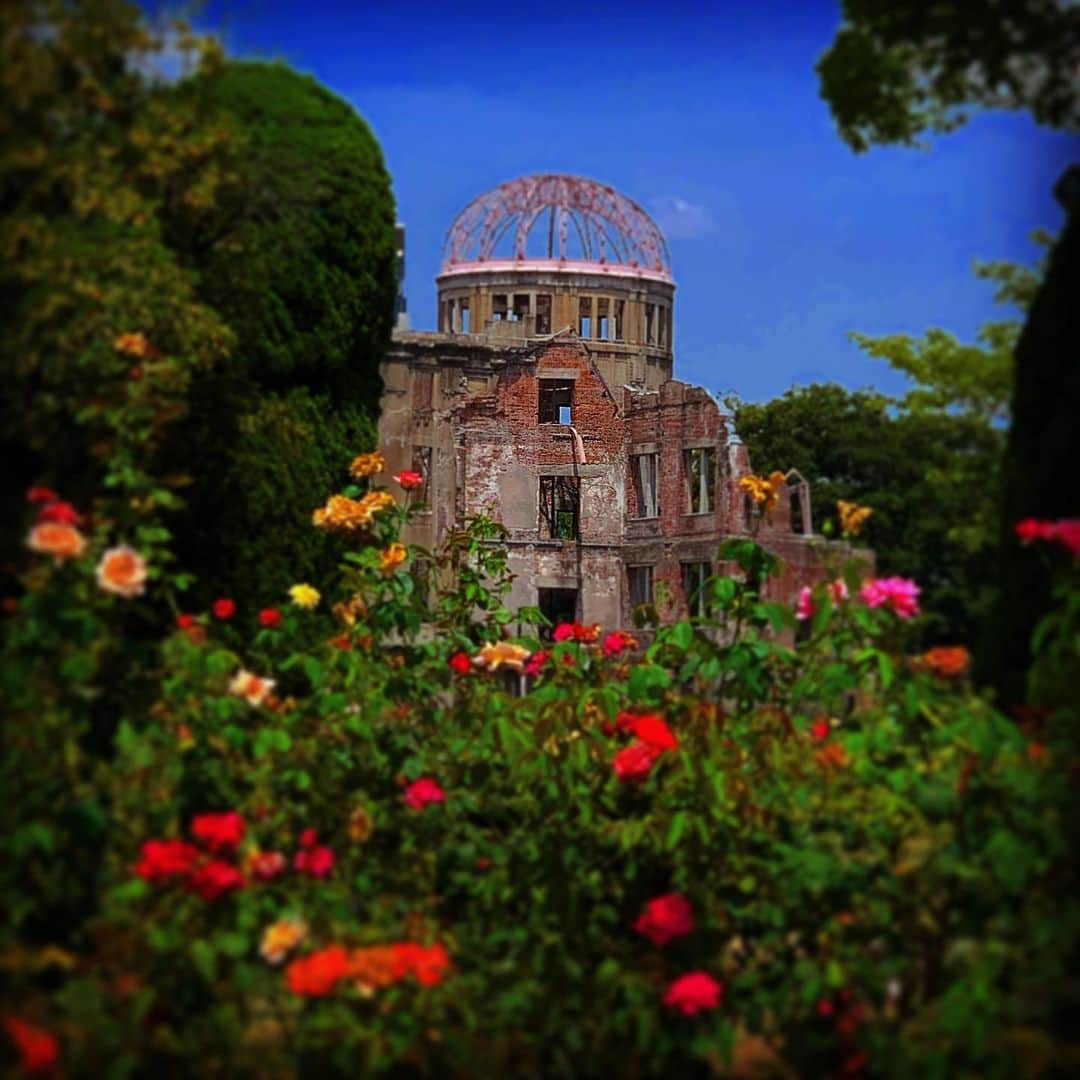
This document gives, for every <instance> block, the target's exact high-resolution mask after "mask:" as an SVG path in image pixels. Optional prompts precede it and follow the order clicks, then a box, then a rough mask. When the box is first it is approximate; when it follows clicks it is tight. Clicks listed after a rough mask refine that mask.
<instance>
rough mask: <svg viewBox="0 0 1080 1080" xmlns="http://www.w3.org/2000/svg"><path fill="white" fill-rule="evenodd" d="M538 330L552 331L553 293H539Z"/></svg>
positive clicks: (542, 331) (537, 298)
mask: <svg viewBox="0 0 1080 1080" xmlns="http://www.w3.org/2000/svg"><path fill="white" fill-rule="evenodd" d="M536 332H537V333H538V334H550V333H551V294H550V293H539V294H538V295H537V297H536Z"/></svg>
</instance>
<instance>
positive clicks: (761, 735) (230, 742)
mask: <svg viewBox="0 0 1080 1080" xmlns="http://www.w3.org/2000/svg"><path fill="white" fill-rule="evenodd" d="M382 470H383V466H382V464H381V460H380V459H379V458H378V457H377V456H375V455H368V456H366V457H363V458H360V459H357V461H356V462H354V463H353V466H352V473H353V477H354V479H355V482H356V484H357V485H358V486H356V487H353V488H347V489H346V491H345V492H344V493H343V494H342V495H341V498H342V499H345V500H347V501H348V502H350V503H352V504H356V505H360V506H362V508H363V509H362V512H356V513H354V512H353V511H352V509H350V508H349V507H347V506H345V504H344V503H335V502H334V501H333V499H331V500H330V502H328V503H327V505H326V507H324V508H323V509H321V510H319V511H318V512H317V514H316V518H315V524H314V525H313V527H317V528H319V529H323V530H325V531H332V532H335V533H340V532H341V531H342V530H345V531H346V532H347V533H348V534H349V537H350V544H351V549H350V551H349V553H348V555H347V560H346V567H345V571H344V574H343V581H344V587H343V591H342V592H341V593H340V594H338V595H335V594H334V593H332V592H331V587H330V585H328V584H327V583H324V582H311V583H302V584H298V585H297V586H296V587H295V588H294V590H293V596H292V601H293V602H292V603H291V604H289V605H287V606H286V605H284V600H285V599H286V598H284V597H283V598H282V601H283V606H282V608H281V609H273V617H271V618H266V617H265V614H266V613H265V612H263V613H262V614H261V615H260V614H258V613H256V612H246V611H243V610H240V611H238V610H237V609H236V605H234V604H232V603H231V601H229V599H228V598H227V597H223V598H221V599H220V600H219V601H218V602H217V603H216V604H215V605H214V606H213V610H212V612H192V613H189V614H188V615H185V616H183V617H182V618H181V619H180V620H176V621H175V624H174V628H173V629H172V630H171V631H170V632H169V633H168V636H167V637H166V638H165V639H164V640H163V641H161V642H160V644H159V645H158V646H157V647H156V648H155V650H153V651H152V655H151V659H149V660H147V661H146V663H145V665H144V667H143V669H142V670H141V673H140V677H139V679H137V680H135V681H134V682H132V681H126V682H125V683H124V685H123V686H116V685H113V684H111V683H110V678H111V673H110V669H109V667H108V665H102V664H101V663H99V662H98V661H97V658H98V657H100V656H102V655H105V654H106V653H107V651H108V650H104V651H103V643H106V642H107V643H109V649H116V648H122V647H123V644H124V642H125V640H126V639H125V634H126V633H127V627H128V625H129V623H128V621H127V617H128V612H129V610H130V605H149V606H151V607H152V606H153V605H154V604H157V603H160V597H159V595H158V593H157V592H155V577H154V574H153V572H152V571H153V565H152V563H151V564H150V565H149V568H147V566H144V565H142V564H141V563H140V562H139V560H140V559H141V558H142V556H141V555H140V554H139V552H138V551H134V550H133V551H132V552H131V555H130V556H128V555H125V556H124V562H123V565H122V566H118V567H117V568H116V569H117V573H116V574H114V575H106V576H105V578H104V580H103V579H102V576H101V575H100V574H98V573H96V568H97V567H98V566H99V565H100V561H101V559H102V556H103V555H105V554H107V553H108V552H109V551H114V550H116V545H117V542H118V540H119V539H121V538H118V537H116V536H112V535H110V526H109V523H108V522H101V523H98V524H96V525H94V526H93V527H92V528H91V527H88V528H87V530H86V533H85V547H84V549H80V550H78V551H76V550H74V548H73V547H65V548H64V554H63V555H62V556H54V555H53V554H52V553H51V552H50V551H48V550H43V549H42V546H41V545H40V544H36V543H33V542H31V543H30V544H29V545H28V549H27V553H26V557H27V569H26V573H25V575H24V579H23V581H24V591H23V593H22V595H21V597H20V598H18V600H17V602H16V603H15V604H13V605H9V608H10V609H11V610H9V612H8V614H7V615H6V617H5V623H4V642H3V648H4V654H3V661H4V663H3V685H2V686H0V690H2V692H3V694H4V700H5V704H6V705H7V708H8V711H9V714H10V715H9V718H8V721H7V722H6V724H5V726H4V735H3V737H4V741H5V752H4V757H3V765H2V768H3V777H2V778H3V780H4V781H5V793H6V794H8V798H7V800H6V801H5V809H4V814H5V827H4V829H3V830H2V835H0V843H2V852H3V858H2V859H0V875H2V876H0V885H2V889H3V900H4V902H5V908H6V910H7V911H8V912H9V913H10V916H9V920H8V923H7V925H6V926H5V927H4V929H3V930H2V931H0V934H2V939H0V947H2V955H3V958H4V960H5V962H4V965H3V973H4V980H5V992H4V995H5V996H4V1001H5V1006H4V1010H3V1011H4V1013H5V1015H7V1016H8V1017H10V1019H9V1020H8V1021H6V1026H7V1030H8V1031H9V1032H18V1033H20V1034H17V1035H13V1036H12V1038H13V1039H14V1040H15V1041H14V1042H13V1043H12V1045H11V1051H10V1056H11V1057H12V1059H14V1058H15V1056H16V1055H17V1054H18V1053H20V1052H21V1053H23V1054H24V1055H25V1056H26V1060H31V1059H32V1060H41V1061H46V1060H51V1059H52V1057H51V1055H52V1054H53V1050H52V1048H53V1047H56V1048H57V1049H56V1055H57V1057H58V1060H59V1063H60V1065H61V1067H62V1068H63V1069H64V1070H65V1072H68V1073H70V1074H71V1075H83V1074H86V1073H90V1072H92V1071H101V1070H108V1071H110V1072H117V1073H118V1074H125V1075H126V1074H142V1073H145V1072H149V1071H151V1070H158V1071H163V1072H165V1073H170V1074H180V1073H184V1072H187V1071H193V1070H199V1071H206V1072H210V1073H214V1072H216V1073H222V1074H228V1075H252V1076H255V1075H257V1076H292V1075H297V1074H300V1075H343V1076H344V1075H357V1074H360V1075H367V1074H394V1075H425V1074H429V1075H430V1074H436V1075H461V1076H466V1075H468V1076H477V1075H482V1076H488V1075H490V1076H498V1075H507V1076H586V1075H609V1074H612V1073H614V1074H616V1075H622V1074H628V1075H632V1076H658V1075H665V1076H676V1075H677V1076H684V1075H686V1076H693V1075H719V1074H724V1073H725V1072H733V1073H734V1074H736V1075H747V1074H748V1072H749V1071H750V1064H749V1063H751V1062H753V1063H755V1067H757V1068H760V1069H762V1070H764V1071H765V1073H766V1074H767V1073H769V1072H770V1071H771V1072H772V1073H774V1074H781V1075H791V1076H795V1075H831V1074H838V1073H841V1072H844V1073H846V1074H848V1075H859V1074H867V1075H891V1076H898V1077H903V1076H912V1075H922V1074H924V1073H925V1074H929V1075H936V1076H946V1075H964V1074H967V1075H979V1076H995V1075H1001V1076H1004V1075H1006V1074H1008V1073H1010V1072H1015V1071H1016V1070H1017V1069H1018V1068H1020V1067H1021V1066H1022V1067H1023V1068H1025V1069H1028V1070H1030V1069H1032V1068H1034V1069H1035V1070H1036V1074H1038V1070H1040V1069H1041V1070H1043V1072H1045V1073H1048V1074H1049V1071H1050V1070H1053V1069H1057V1070H1058V1071H1059V1072H1063V1070H1066V1069H1068V1067H1069V1064H1070V1063H1075V1061H1076V1056H1075V1055H1076V1053H1077V1048H1076V1042H1075V1031H1074V1030H1071V1029H1070V1028H1069V1026H1068V1023H1067V1020H1066V1017H1067V1015H1068V1006H1069V1002H1070V1001H1071V1000H1072V995H1073V989H1072V981H1071V978H1072V977H1071V975H1070V969H1071V967H1072V965H1073V963H1074V961H1075V958H1076V953H1077V942H1078V931H1080V916H1078V911H1077V907H1076V904H1075V902H1074V901H1072V900H1070V899H1069V897H1070V896H1071V895H1073V894H1075V891H1076V890H1075V885H1076V881H1075V865H1074V860H1073V855H1074V851H1073V849H1072V847H1071V844H1070V831H1069V830H1070V827H1071V826H1072V825H1073V824H1075V821H1074V819H1073V814H1074V813H1075V811H1074V809H1073V803H1074V800H1073V798H1072V796H1073V794H1074V781H1075V778H1076V775H1077V770H1076V767H1075V763H1076V761H1077V757H1076V743H1075V739H1076V737H1075V734H1074V732H1075V730H1076V722H1077V719H1078V718H1077V716H1076V707H1075V699H1070V698H1069V697H1068V695H1067V694H1064V693H1061V692H1060V680H1061V676H1060V673H1061V672H1062V671H1068V670H1071V669H1070V668H1069V664H1072V665H1073V666H1074V668H1075V663H1076V648H1077V646H1076V640H1077V635H1076V633H1075V627H1076V619H1077V617H1078V612H1077V608H1078V605H1077V604H1076V603H1075V601H1074V600H1073V599H1072V598H1073V597H1074V596H1075V595H1076V591H1077V590H1076V578H1075V575H1076V567H1075V564H1064V563H1063V564H1062V581H1063V585H1062V598H1063V604H1062V609H1061V612H1060V613H1059V615H1058V622H1056V623H1053V624H1052V625H1049V626H1048V627H1046V628H1045V629H1044V631H1043V639H1042V640H1041V642H1040V649H1041V655H1042V656H1044V657H1047V658H1048V659H1047V660H1046V662H1045V664H1044V667H1043V669H1042V672H1041V674H1040V675H1039V682H1038V685H1039V686H1042V687H1046V688H1048V689H1046V690H1045V692H1044V696H1043V698H1042V699H1041V700H1039V701H1033V705H1038V706H1039V708H1038V710H1037V711H1036V712H1035V713H1033V715H1032V716H1031V717H1027V718H1026V719H1025V721H1024V723H1025V724H1027V725H1028V726H1027V727H1026V728H1025V727H1023V726H1021V725H1018V724H1017V723H1016V722H1015V721H1014V720H1013V719H1012V718H1007V717H1004V716H1002V715H1000V714H999V713H997V712H996V711H995V710H994V709H993V707H992V706H991V704H990V703H989V702H988V701H986V700H984V699H982V698H980V697H979V696H977V695H976V694H975V693H973V691H972V690H971V687H970V685H969V684H968V683H967V681H966V679H965V675H964V672H965V670H966V665H965V664H964V663H962V662H961V661H962V660H963V658H962V657H960V656H959V654H957V653H955V652H952V653H948V654H940V653H939V654H936V655H935V656H934V657H933V658H932V659H930V660H928V659H927V658H926V657H915V656H909V655H908V654H907V653H908V650H907V648H906V642H908V641H911V640H914V638H913V637H912V632H913V628H914V626H915V624H916V622H917V616H916V609H917V600H916V598H917V590H916V589H915V588H914V587H913V583H909V582H903V581H900V580H899V579H886V580H885V581H884V582H881V581H879V582H877V583H876V585H873V584H872V583H864V582H860V581H859V580H858V576H857V570H856V568H854V567H836V568H835V573H833V574H831V575H830V579H829V582H828V583H826V584H822V585H821V586H818V587H816V588H814V589H812V590H811V591H810V594H809V595H808V596H807V597H802V598H800V600H799V605H798V612H796V609H795V607H794V606H792V607H788V606H786V605H780V604H777V603H772V602H767V601H765V600H764V599H763V598H762V593H761V584H762V582H763V581H764V580H765V579H766V577H767V576H768V575H769V574H770V573H772V572H773V571H775V569H776V561H775V559H774V558H773V556H771V555H769V554H768V553H767V552H766V551H764V549H762V548H761V547H760V546H759V545H758V544H757V543H756V542H755V540H754V539H752V538H746V539H739V540H733V541H729V542H727V543H725V544H724V545H723V547H722V549H721V551H720V552H719V559H720V562H721V565H722V566H723V567H724V568H725V570H726V572H725V573H724V574H722V575H720V576H717V577H716V578H715V579H713V580H712V581H711V582H710V583H709V585H708V586H707V587H708V589H709V593H710V599H711V603H710V605H709V610H710V612H711V614H710V616H709V617H708V618H702V619H690V620H682V621H679V622H676V623H674V624H671V625H661V626H655V625H654V626H652V627H651V628H646V630H645V631H643V632H642V633H641V634H640V635H638V637H637V639H635V638H632V637H630V635H627V634H622V633H621V632H619V636H618V637H617V638H615V637H612V632H610V631H609V633H608V634H604V633H603V628H599V627H590V626H582V625H580V624H567V626H565V627H559V628H554V631H555V632H554V633H553V634H552V635H551V637H552V638H553V641H551V642H548V643H546V644H545V645H544V646H543V649H541V641H540V631H541V629H542V627H541V625H540V616H539V613H538V612H536V611H535V610H533V609H527V610H523V611H522V612H518V613H514V612H511V611H509V610H508V609H507V608H506V607H505V604H504V600H505V597H506V595H507V593H508V589H509V579H508V575H507V572H506V553H505V550H504V549H503V548H502V547H500V546H499V543H498V541H499V539H500V536H501V531H500V528H499V527H498V526H497V525H495V524H493V523H491V522H489V521H484V520H480V521H476V522H473V523H472V524H471V525H470V526H469V527H468V528H466V529H464V530H460V531H456V532H453V533H451V535H450V536H449V538H448V540H447V543H446V545H445V547H444V548H443V549H442V550H441V551H438V552H425V551H421V550H419V549H415V548H411V547H407V546H405V545H404V544H403V543H402V541H401V540H400V535H401V529H402V526H403V525H404V523H405V522H406V521H407V519H408V516H409V514H410V513H411V512H412V510H411V504H410V499H411V494H410V492H411V490H412V489H411V488H410V487H408V486H407V485H402V484H401V483H400V481H398V483H397V485H396V486H397V488H398V489H401V490H398V491H396V492H391V491H390V490H388V489H386V488H384V487H383V486H381V483H380V477H381V472H382ZM766 495H767V492H766ZM31 505H37V504H31ZM52 524H59V525H63V526H64V527H69V528H74V526H72V525H67V524H66V523H63V522H60V523H52ZM27 526H28V529H30V528H33V527H35V522H34V520H33V519H31V520H29V521H28V523H27ZM399 544H400V545H401V548H398V547H397V546H396V545H399ZM76 546H77V545H76ZM402 549H403V550H404V557H402V558H399V557H398V556H399V555H401V554H402ZM1052 550H1053V554H1054V557H1057V556H1059V555H1060V556H1061V557H1062V558H1064V556H1065V554H1067V553H1066V552H1065V550H1064V548H1063V547H1062V546H1061V545H1058V546H1057V547H1056V548H1054V549H1052ZM387 552H393V557H392V558H387V557H386V553H387ZM838 582H839V583H842V584H843V588H840V587H839V585H838ZM110 585H112V586H116V585H122V586H123V588H116V587H110ZM320 590H325V591H323V592H320ZM797 615H798V616H802V618H798V617H797ZM162 621H165V620H162ZM140 625H143V624H140ZM800 625H802V626H803V627H804V628H805V629H804V630H803V631H802V633H801V634H800V641H799V644H798V645H792V644H789V642H790V641H792V640H793V639H794V634H795V631H796V629H797V627H799V626H800ZM312 640H317V641H319V642H321V643H320V644H318V645H316V646H314V647H311V646H309V645H308V644H307V643H308V642H310V641H312ZM645 642H647V645H645V644H643V643H645ZM144 645H145V643H144ZM122 670H123V671H124V672H127V671H128V669H127V668H123V669H122ZM1040 692H1042V691H1040ZM102 701H107V702H109V708H110V710H112V711H113V712H114V713H115V715H114V716H113V721H114V723H115V735H114V736H113V737H110V738H108V739H100V738H97V739H96V738H95V734H94V733H95V723H96V715H97V709H98V708H99V704H98V703H100V702H102ZM109 730H110V731H111V730H112V728H110V729H109ZM1072 835H1075V830H1074V831H1073V833H1072ZM27 1032H30V1033H32V1034H33V1039H35V1040H37V1041H36V1042H34V1043H33V1044H32V1045H31V1041H30V1037H29V1036H28V1035H27V1034H26V1033H27ZM20 1047H21V1049H20ZM28 1048H29V1049H28ZM35 1055H36V1057H35Z"/></svg>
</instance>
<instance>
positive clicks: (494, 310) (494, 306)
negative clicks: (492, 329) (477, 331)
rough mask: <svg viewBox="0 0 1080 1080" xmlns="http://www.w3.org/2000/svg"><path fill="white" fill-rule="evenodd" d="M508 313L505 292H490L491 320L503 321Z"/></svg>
mask: <svg viewBox="0 0 1080 1080" xmlns="http://www.w3.org/2000/svg"><path fill="white" fill-rule="evenodd" d="M508 313H509V307H508V305H507V301H506V293H492V296H491V321H492V322H503V321H504V320H505V319H506V318H507V317H508Z"/></svg>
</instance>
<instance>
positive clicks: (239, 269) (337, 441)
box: [170, 63, 397, 608]
mask: <svg viewBox="0 0 1080 1080" xmlns="http://www.w3.org/2000/svg"><path fill="white" fill-rule="evenodd" d="M176 96H177V99H178V101H180V102H183V103H189V102H195V103H197V104H198V107H199V108H200V109H204V110H217V111H218V112H219V113H220V114H221V117H222V122H223V123H226V122H227V123H229V124H231V125H232V126H233V127H234V128H235V130H236V131H237V135H238V138H239V140H240V144H241V146H242V150H241V152H239V153H238V154H237V156H236V161H235V182H234V183H233V184H232V185H231V187H230V188H229V190H228V192H227V194H226V196H225V197H224V199H223V200H222V203H221V205H220V207H219V209H218V211H217V213H215V214H214V215H213V216H212V217H208V218H207V219H205V220H204V221H202V222H201V223H200V228H199V229H197V230H187V231H182V230H181V229H179V228H177V229H175V230H172V231H171V233H170V239H171V241H172V242H173V243H174V244H175V245H176V246H177V248H178V250H180V251H181V252H182V256H183V258H184V259H185V261H186V262H187V263H188V264H189V265H190V266H191V267H192V268H193V269H194V270H196V271H197V272H198V275H199V295H200V296H201V297H202V298H203V299H204V300H205V301H206V302H207V303H209V304H212V305H213V306H214V308H215V309H216V310H218V311H220V312H222V314H223V315H224V316H225V317H226V318H227V320H228V322H229V324H230V326H231V327H232V329H233V331H234V332H235V334H236V347H235V349H234V351H233V355H232V357H231V359H230V361H229V363H227V364H225V365H221V366H219V367H218V368H217V369H216V370H215V371H212V372H208V373H206V375H205V376H204V377H203V378H201V379H200V380H199V381H198V382H197V383H196V385H195V386H194V387H193V392H192V409H191V414H190V416H189V419H188V421H187V422H186V423H185V426H184V429H183V431H182V432H180V433H178V437H177V438H176V439H175V440H174V442H173V447H172V454H173V464H174V468H175V469H176V471H177V472H178V473H184V472H186V473H188V475H189V477H190V480H191V483H190V486H189V487H188V488H187V489H186V497H187V500H188V504H189V505H188V510H187V512H186V514H185V516H184V518H183V520H182V521H181V522H178V524H177V539H178V550H179V552H180V554H181V556H182V557H183V559H184V561H185V563H187V564H188V565H190V566H191V567H192V568H193V569H194V570H195V571H196V573H197V575H198V579H199V580H198V584H197V585H196V591H195V594H194V597H193V603H194V605H195V606H199V605H202V604H205V603H208V602H209V601H210V600H211V599H212V598H213V597H214V596H217V595H221V594H223V593H225V594H229V595H232V596H233V597H235V598H236V599H237V600H239V601H241V602H242V603H244V604H245V605H246V606H247V607H249V608H251V607H255V606H259V605H262V604H266V603H274V602H277V601H279V600H280V599H281V598H282V597H283V595H284V593H285V590H286V589H287V588H288V587H289V586H290V585H291V584H293V583H295V582H296V581H297V580H300V579H301V578H303V577H311V578H313V579H322V580H326V581H329V580H330V578H331V577H332V575H334V574H335V573H336V567H337V563H338V560H339V555H340V552H339V551H338V550H337V549H336V548H335V546H334V545H333V544H332V543H330V542H328V541H327V540H326V538H325V537H323V536H320V535H318V534H316V533H314V532H313V530H312V528H311V513H312V510H313V509H314V502H313V494H312V493H313V492H322V491H326V490H332V489H334V488H335V487H337V486H339V485H340V482H341V480H342V474H341V469H342V463H343V462H347V461H348V460H349V458H350V457H351V456H352V455H353V454H355V453H358V452H359V451H361V450H364V449H368V448H369V447H370V445H371V444H372V442H373V440H374V437H375V434H374V433H375V418H376V417H377V409H378V402H379V397H380V394H381V380H380V378H379V363H380V361H381V359H382V356H383V354H384V352H385V350H386V348H387V346H388V345H389V340H390V330H391V326H392V322H393V312H394V299H395V296H396V293H397V276H396V262H395V245H394V235H393V225H394V202H393V196H392V193H391V190H390V180H389V177H388V175H387V173H386V169H385V167H384V165H383V160H382V153H381V151H380V149H379V146H378V143H377V142H376V141H375V139H374V137H373V136H372V134H371V132H370V130H369V128H368V126H367V125H366V124H365V123H364V121H363V120H362V119H361V118H360V117H359V116H358V115H357V113H356V112H355V111H354V110H353V109H352V107H351V106H349V105H348V104H347V103H346V102H344V101H342V100H341V99H340V98H338V97H336V96H334V95H333V94H331V93H330V92H329V91H328V90H326V89H325V88H324V87H322V86H320V85H319V84H318V83H316V82H315V81H314V80H313V79H310V78H308V77H307V76H304V75H300V74H298V73H297V72H295V71H291V70H290V69H289V68H287V67H284V66H283V65H281V64H263V63H230V64H228V65H226V66H224V67H223V68H221V69H220V70H218V71H215V72H212V73H211V74H209V75H207V76H206V77H202V78H197V79H194V80H190V81H189V82H188V83H182V84H181V85H180V86H179V87H178V88H177V89H176ZM192 447H198V448H199V463H198V464H199V467H198V468H197V469H192V468H191V460H190V459H191V448H192ZM316 501H317V500H316Z"/></svg>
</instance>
